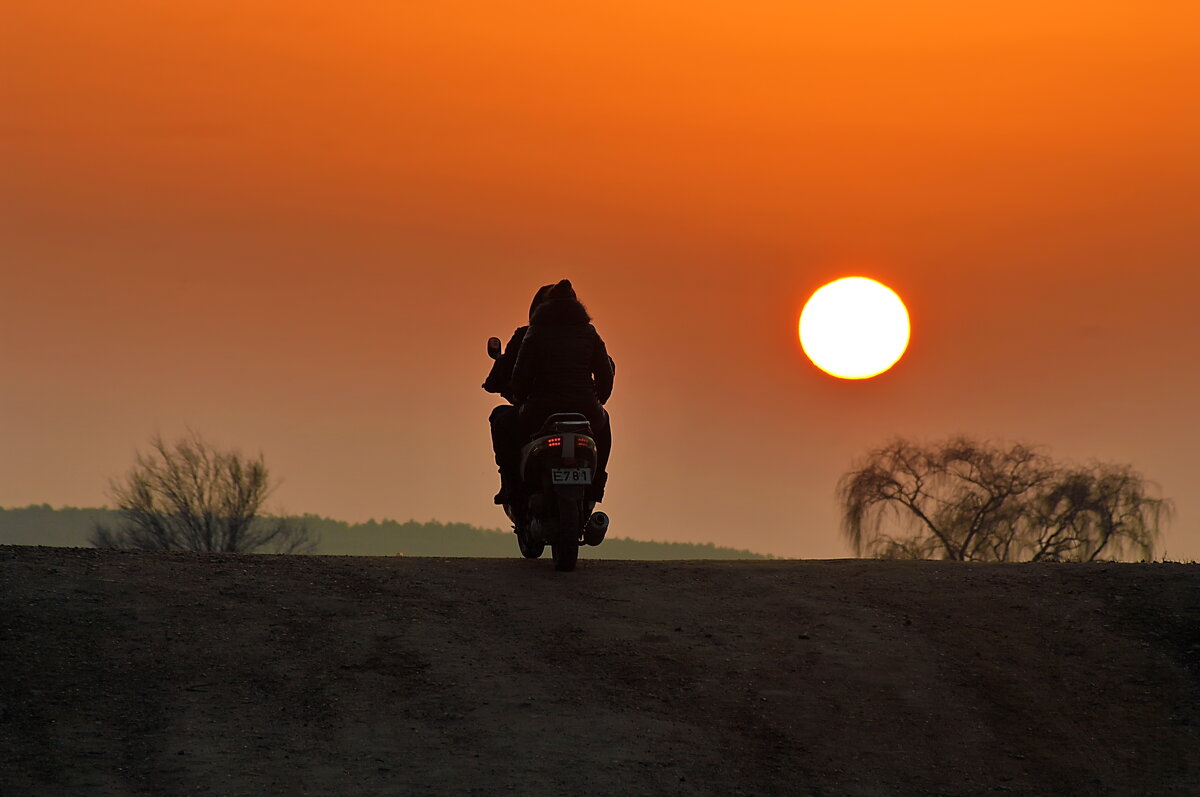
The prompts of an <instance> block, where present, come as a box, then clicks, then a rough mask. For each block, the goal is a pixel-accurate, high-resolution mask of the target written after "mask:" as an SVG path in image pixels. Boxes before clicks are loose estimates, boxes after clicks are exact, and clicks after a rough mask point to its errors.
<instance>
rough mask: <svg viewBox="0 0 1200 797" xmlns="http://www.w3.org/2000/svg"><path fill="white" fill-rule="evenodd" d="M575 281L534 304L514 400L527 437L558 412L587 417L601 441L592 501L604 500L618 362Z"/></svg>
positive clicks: (519, 358) (516, 370) (519, 355)
mask: <svg viewBox="0 0 1200 797" xmlns="http://www.w3.org/2000/svg"><path fill="white" fill-rule="evenodd" d="M591 320H592V318H591V316H590V315H588V311H587V308H585V307H584V306H583V304H582V303H581V302H580V301H579V298H578V297H577V296H576V295H575V289H574V288H573V287H572V286H571V282H570V280H562V281H560V282H559V283H557V284H555V285H554V286H553V287H551V288H550V290H549V291H548V292H547V293H546V295H545V301H543V302H541V303H540V304H538V305H537V306H536V308H534V310H533V313H532V315H531V316H530V319H529V329H528V330H527V331H526V332H525V335H524V337H523V339H522V341H521V345H520V347H519V348H518V350H517V359H516V364H515V365H514V367H513V372H512V382H511V386H512V393H513V398H514V399H515V400H516V402H517V404H518V405H519V406H520V435H521V438H522V439H523V440H528V439H529V437H530V435H532V434H533V433H535V432H537V430H538V429H539V428H541V426H542V424H543V423H545V421H546V418H548V417H549V416H550V415H553V414H554V413H558V412H577V413H580V414H581V415H584V416H586V417H587V419H588V421H589V423H590V424H591V426H592V434H593V435H594V436H595V439H596V448H597V452H596V453H597V463H596V471H597V472H596V474H595V476H594V479H593V483H592V485H591V487H590V488H589V490H588V499H589V500H592V501H600V500H602V499H603V497H604V486H605V484H606V482H607V481H608V472H607V465H608V458H609V454H610V453H611V451H612V426H611V423H610V421H609V417H608V412H607V411H606V410H605V409H604V406H603V405H604V403H605V402H607V401H608V399H609V396H611V395H612V390H613V370H614V369H613V362H612V360H611V359H609V356H608V350H607V349H606V347H605V345H604V339H603V338H601V337H600V333H599V332H597V331H596V327H594V326H593V325H592V323H591Z"/></svg>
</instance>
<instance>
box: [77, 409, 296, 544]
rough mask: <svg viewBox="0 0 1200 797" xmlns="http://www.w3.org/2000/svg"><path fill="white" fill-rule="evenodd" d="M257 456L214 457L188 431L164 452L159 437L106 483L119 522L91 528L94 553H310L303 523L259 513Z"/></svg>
mask: <svg viewBox="0 0 1200 797" xmlns="http://www.w3.org/2000/svg"><path fill="white" fill-rule="evenodd" d="M273 489H274V488H273V485H272V484H271V482H270V480H269V478H268V473H267V466H266V464H265V463H264V462H263V457H262V454H259V455H258V456H257V457H255V458H249V457H244V456H243V455H241V454H239V453H238V452H236V451H218V450H217V449H215V448H214V447H213V446H211V445H209V444H208V443H206V442H205V441H204V440H202V439H201V438H200V437H199V436H198V435H196V434H195V433H194V432H193V433H191V434H189V435H188V436H187V437H184V438H181V439H179V440H178V441H176V442H175V443H174V444H172V445H167V444H166V443H165V442H164V441H163V439H162V438H161V437H160V436H157V435H156V436H155V437H154V438H152V439H151V441H150V450H149V452H147V453H142V452H140V451H139V452H138V453H137V454H136V459H135V462H134V465H133V467H132V468H131V469H130V471H129V473H128V474H126V476H125V477H124V479H123V480H120V481H116V480H114V481H113V482H111V483H110V485H109V495H110V496H111V497H112V499H113V500H114V501H115V502H116V507H117V512H118V514H119V516H120V521H119V522H118V524H117V525H116V527H115V528H111V529H110V528H108V527H107V526H105V525H102V524H97V525H96V527H95V530H94V533H93V535H92V538H91V543H92V544H93V545H94V546H96V547H97V548H138V549H142V550H153V551H223V552H228V553H245V552H252V551H271V552H274V553H312V552H313V551H315V550H316V544H317V541H316V539H315V538H314V537H313V536H312V535H311V534H310V533H309V531H308V529H307V527H306V526H305V524H304V523H302V522H299V521H295V520H291V519H288V518H283V517H272V516H268V515H264V514H262V507H263V502H264V501H265V500H266V499H267V497H268V496H269V495H270V494H271V492H272V490H273Z"/></svg>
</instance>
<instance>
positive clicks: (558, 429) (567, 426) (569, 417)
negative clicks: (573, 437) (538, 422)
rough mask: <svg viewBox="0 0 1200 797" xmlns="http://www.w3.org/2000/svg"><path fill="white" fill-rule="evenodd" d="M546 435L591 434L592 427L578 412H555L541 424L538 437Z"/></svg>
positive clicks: (584, 416)
mask: <svg viewBox="0 0 1200 797" xmlns="http://www.w3.org/2000/svg"><path fill="white" fill-rule="evenodd" d="M548 434H586V435H589V436H590V435H591V434H592V425H591V423H589V422H588V419H587V416H586V415H581V414H579V413H578V412H556V413H555V414H553V415H551V416H550V417H549V418H547V419H546V422H545V423H543V424H542V428H541V431H539V432H538V436H539V437H541V436H543V435H548Z"/></svg>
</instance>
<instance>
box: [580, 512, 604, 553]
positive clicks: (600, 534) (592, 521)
mask: <svg viewBox="0 0 1200 797" xmlns="http://www.w3.org/2000/svg"><path fill="white" fill-rule="evenodd" d="M607 533H608V515H606V514H604V513H603V512H593V513H592V516H591V517H590V518H588V522H587V525H585V526H584V527H583V541H584V542H586V543H587V544H588V545H599V544H600V543H602V542H604V535H605V534H607Z"/></svg>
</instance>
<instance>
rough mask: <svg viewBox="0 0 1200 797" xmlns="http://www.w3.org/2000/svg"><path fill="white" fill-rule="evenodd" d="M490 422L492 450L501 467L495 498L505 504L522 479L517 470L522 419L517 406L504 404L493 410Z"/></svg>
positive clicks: (497, 463) (497, 501)
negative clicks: (498, 488)
mask: <svg viewBox="0 0 1200 797" xmlns="http://www.w3.org/2000/svg"><path fill="white" fill-rule="evenodd" d="M488 422H489V423H490V424H491V427H492V451H493V452H495V454H496V465H497V466H498V467H499V469H500V492H498V493H497V494H496V497H495V498H494V499H493V500H494V501H495V502H496V503H497V504H503V503H505V502H506V501H505V499H506V498H507V497H508V496H509V495H511V494H512V492H513V490H514V489H515V488H516V485H517V482H518V481H519V480H520V474H519V473H517V470H518V469H519V468H520V467H521V463H520V458H521V429H520V424H521V420H520V417H519V415H518V413H517V408H516V407H514V406H512V405H511V404H502V405H500V406H499V407H496V408H495V409H494V410H492V414H491V415H490V416H488Z"/></svg>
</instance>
